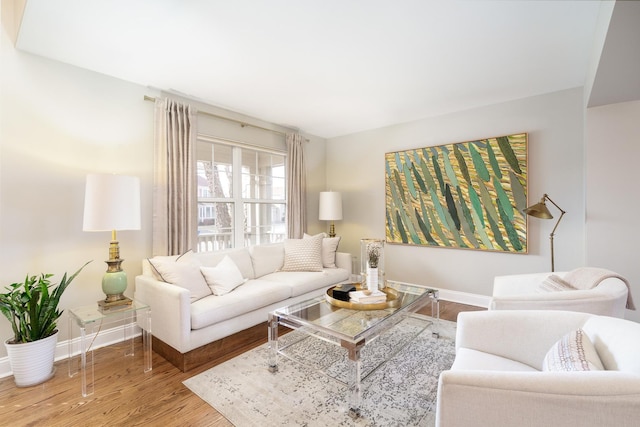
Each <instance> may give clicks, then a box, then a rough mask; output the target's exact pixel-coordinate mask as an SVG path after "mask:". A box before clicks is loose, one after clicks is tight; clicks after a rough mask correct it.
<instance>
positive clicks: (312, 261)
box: [282, 234, 322, 271]
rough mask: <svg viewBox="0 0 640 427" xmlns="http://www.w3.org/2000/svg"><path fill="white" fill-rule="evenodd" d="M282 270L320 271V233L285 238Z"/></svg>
mask: <svg viewBox="0 0 640 427" xmlns="http://www.w3.org/2000/svg"><path fill="white" fill-rule="evenodd" d="M282 271H322V235H321V234H318V235H316V236H313V237H310V238H308V239H287V240H285V242H284V266H283V267H282Z"/></svg>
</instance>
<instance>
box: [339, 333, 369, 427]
mask: <svg viewBox="0 0 640 427" xmlns="http://www.w3.org/2000/svg"><path fill="white" fill-rule="evenodd" d="M342 347H344V348H346V349H347V351H348V353H349V360H350V361H351V362H352V363H351V372H350V375H349V391H348V393H349V396H348V399H349V416H350V417H351V418H354V419H355V418H358V417H360V405H361V404H362V361H361V360H360V350H361V349H362V347H364V343H363V342H359V343H356V344H353V343H348V342H345V341H343V342H342Z"/></svg>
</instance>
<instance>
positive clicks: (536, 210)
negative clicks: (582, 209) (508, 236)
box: [524, 194, 566, 271]
mask: <svg viewBox="0 0 640 427" xmlns="http://www.w3.org/2000/svg"><path fill="white" fill-rule="evenodd" d="M547 200H548V201H550V202H551V203H552V204H553V206H555V207H556V208H558V210H559V211H560V218H558V221H557V222H556V225H555V227H553V230H551V234H550V235H549V240H550V241H551V271H555V264H554V259H553V236H554V234H555V232H556V229H557V228H558V224H560V220H561V219H562V217H563V216H564V214H565V213H566V212H565V211H563V210H562V208H560V206H558V205H557V204H556V202H554V201H553V200H551V198H550V197H549V196H548V195H546V194H544V195H543V196H542V199H540V202H538V203H536V204H535V205H533V206H529V207H528V208H526V209H525V210H524V213H526V214H527V215H531V216H532V217H535V218H541V219H552V218H553V215H551V212H549V209H548V208H547V204H546V203H545V202H546V201H547Z"/></svg>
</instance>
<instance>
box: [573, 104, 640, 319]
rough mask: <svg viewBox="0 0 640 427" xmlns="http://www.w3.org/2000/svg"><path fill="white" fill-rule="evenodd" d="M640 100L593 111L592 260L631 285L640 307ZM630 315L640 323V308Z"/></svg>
mask: <svg viewBox="0 0 640 427" xmlns="http://www.w3.org/2000/svg"><path fill="white" fill-rule="evenodd" d="M638 159H640V101H635V102H627V103H621V104H613V105H607V106H603V107H596V108H590V109H588V110H587V127H586V172H587V182H586V184H587V197H586V200H587V216H586V236H587V237H586V242H587V254H586V256H587V263H588V264H589V265H592V266H595V267H603V268H608V269H610V270H613V271H616V272H618V273H620V274H621V275H623V276H624V277H625V278H627V279H628V280H629V281H630V283H631V289H632V293H633V295H634V297H635V302H636V305H637V306H638V307H639V308H638V310H640V262H639V261H638V243H639V242H640V228H639V227H638V226H637V225H635V224H636V223H637V222H638V212H640V197H639V194H640V192H639V191H638V181H639V179H638ZM626 317H627V318H628V319H632V320H635V321H640V312H639V311H630V310H627V314H626Z"/></svg>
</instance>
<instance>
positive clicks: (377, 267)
mask: <svg viewBox="0 0 640 427" xmlns="http://www.w3.org/2000/svg"><path fill="white" fill-rule="evenodd" d="M361 247H362V258H363V261H364V274H365V277H366V286H367V289H368V290H370V291H372V292H373V291H377V290H379V289H381V288H384V277H383V278H382V286H380V282H381V280H380V276H383V275H384V272H383V271H382V268H384V266H383V265H381V263H382V262H383V261H382V257H383V250H384V240H379V239H362V240H361Z"/></svg>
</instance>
